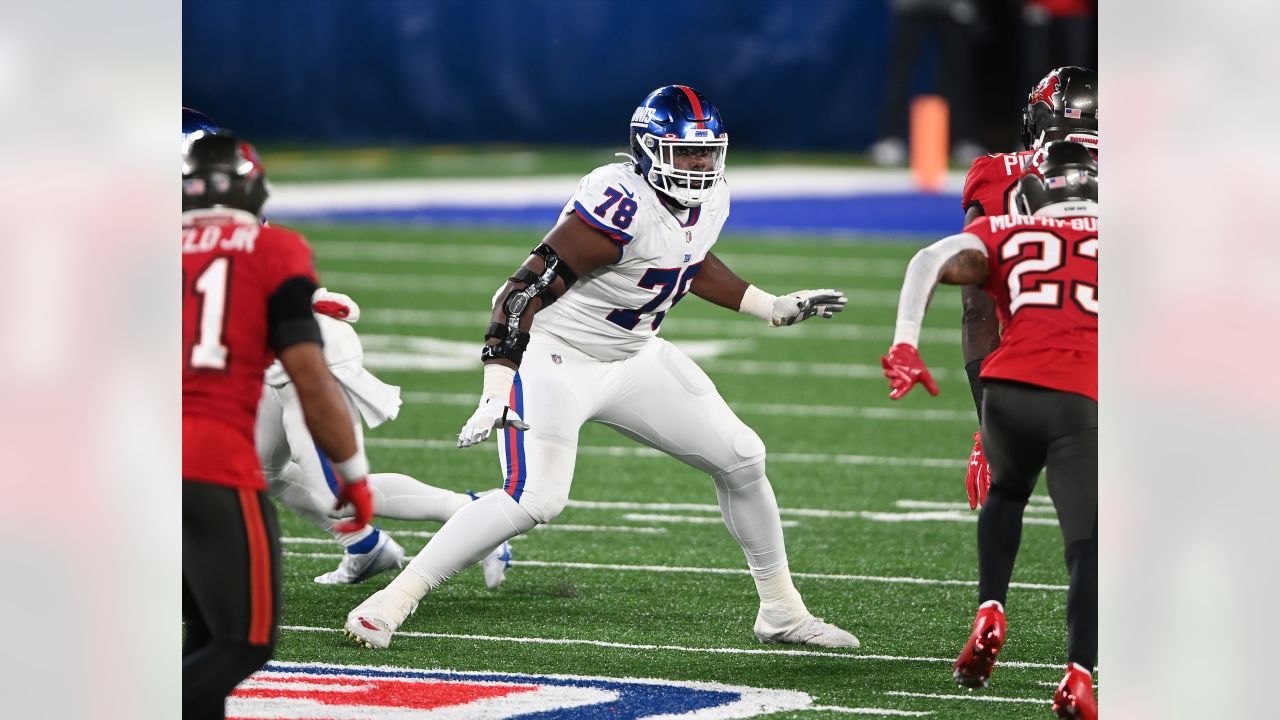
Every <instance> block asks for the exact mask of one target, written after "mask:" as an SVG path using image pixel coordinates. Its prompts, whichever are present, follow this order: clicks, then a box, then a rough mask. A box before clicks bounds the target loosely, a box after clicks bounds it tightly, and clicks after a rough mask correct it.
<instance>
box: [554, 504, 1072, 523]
mask: <svg viewBox="0 0 1280 720" xmlns="http://www.w3.org/2000/svg"><path fill="white" fill-rule="evenodd" d="M899 502H920V503H924V502H925V501H899ZM935 504H938V505H958V506H960V509H956V510H950V509H948V510H944V511H931V510H929V511H923V512H901V513H894V512H877V511H873V510H820V509H817V508H787V507H784V508H779V511H778V512H779V513H780V514H782V515H790V516H793V517H813V518H844V519H853V520H871V521H874V522H930V521H940V522H965V523H973V522H977V521H978V513H977V511H974V510H970V509H969V506H968V504H967V503H935ZM568 506H569V507H576V508H583V509H590V510H650V511H667V512H672V511H674V512H687V511H692V512H707V513H718V512H719V511H720V508H719V506H716V505H708V504H702V503H637V502H604V501H599V502H597V501H591V500H570V501H569V505H568ZM1033 512H1034V510H1033ZM625 517H627V518H628V519H632V518H638V517H642V516H640V515H626V516H625ZM655 517H656V516H655ZM1023 523H1024V524H1026V525H1049V526H1053V527H1056V526H1057V525H1058V522H1057V521H1056V520H1054V519H1052V518H1038V517H1029V518H1023Z"/></svg>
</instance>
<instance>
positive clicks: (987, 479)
mask: <svg viewBox="0 0 1280 720" xmlns="http://www.w3.org/2000/svg"><path fill="white" fill-rule="evenodd" d="M964 488H965V490H967V491H968V492H969V509H970V510H973V509H976V508H977V507H978V506H979V505H986V504H987V490H989V489H990V488H991V466H990V465H988V464H987V455H986V453H984V452H982V431H981V430H979V431H978V432H976V433H974V434H973V452H972V453H969V472H968V473H966V474H965V476H964Z"/></svg>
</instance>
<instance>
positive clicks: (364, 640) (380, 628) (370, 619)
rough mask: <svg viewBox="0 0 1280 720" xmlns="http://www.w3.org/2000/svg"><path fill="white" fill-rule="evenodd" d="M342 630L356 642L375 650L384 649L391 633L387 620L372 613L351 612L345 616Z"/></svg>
mask: <svg viewBox="0 0 1280 720" xmlns="http://www.w3.org/2000/svg"><path fill="white" fill-rule="evenodd" d="M342 631H343V633H344V634H345V635H346V636H347V637H349V638H351V639H352V640H355V641H356V642H357V643H358V644H360V645H362V646H364V647H367V648H371V649H375V650H386V649H387V647H388V646H389V645H391V635H392V634H393V633H392V630H391V628H390V627H388V625H387V621H386V620H383V619H381V618H379V617H376V616H374V615H355V614H353V615H351V616H349V617H348V618H347V624H346V625H344V626H343V628H342Z"/></svg>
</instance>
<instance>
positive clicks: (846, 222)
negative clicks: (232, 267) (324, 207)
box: [268, 193, 964, 238]
mask: <svg viewBox="0 0 1280 720" xmlns="http://www.w3.org/2000/svg"><path fill="white" fill-rule="evenodd" d="M562 207H563V206H561V205H528V206H522V207H499V208H474V207H418V208H400V209H377V208H367V209H357V210H337V211H328V212H305V213H284V214H281V213H269V214H270V216H271V217H272V218H276V219H279V220H281V221H284V222H294V223H296V222H305V221H325V222H350V223H394V224H406V225H517V226H523V225H528V226H533V227H537V228H542V229H545V228H548V227H550V226H551V225H552V224H553V223H554V222H555V221H556V218H557V216H558V215H559V213H560V210H561V208H562ZM268 211H270V207H268ZM963 218H964V214H963V213H962V212H961V210H960V196H959V195H954V194H949V193H939V194H925V193H884V194H876V195H858V196H855V197H840V198H779V199H769V200H758V199H750V200H735V201H733V208H732V212H731V214H730V216H729V221H728V223H726V225H725V231H726V232H738V233H753V232H755V233H778V232H797V233H805V234H816V235H825V234H836V235H844V234H850V233H867V234H882V235H926V236H931V237H934V238H940V237H943V236H945V235H950V234H952V233H955V232H958V231H959V230H960V228H961V226H962V224H963Z"/></svg>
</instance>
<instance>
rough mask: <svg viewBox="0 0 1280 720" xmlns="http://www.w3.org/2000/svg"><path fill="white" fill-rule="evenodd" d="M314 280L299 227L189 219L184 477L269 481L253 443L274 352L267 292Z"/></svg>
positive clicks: (252, 483) (231, 215) (185, 241)
mask: <svg viewBox="0 0 1280 720" xmlns="http://www.w3.org/2000/svg"><path fill="white" fill-rule="evenodd" d="M295 277H305V278H308V279H310V280H311V281H312V282H315V270H314V269H313V267H312V261H311V249H310V247H308V246H307V243H306V241H305V240H304V239H303V238H302V236H301V235H299V234H297V233H295V232H292V231H289V230H285V229H283V228H279V227H263V226H262V225H261V223H260V222H259V221H258V218H257V217H255V216H254V215H252V214H250V213H247V212H243V211H239V210H210V211H199V212H192V213H186V214H184V215H183V224H182V476H183V477H184V478H190V479H193V480H202V481H206V482H211V483H214V484H217V485H230V486H233V487H252V488H255V489H264V488H265V487H266V485H265V483H264V481H263V479H262V470H261V468H260V467H259V465H258V456H257V453H256V452H255V451H254V446H253V425H254V417H255V415H256V413H257V410H258V399H259V396H260V395H261V393H262V375H263V371H265V370H266V368H267V365H268V364H270V362H271V359H272V352H271V347H270V345H269V343H268V331H269V328H268V326H267V300H268V299H269V298H270V297H271V296H272V294H273V293H275V292H276V290H277V289H279V288H280V286H281V285H282V284H283V283H284V282H285V281H286V280H288V279H290V278H295Z"/></svg>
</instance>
